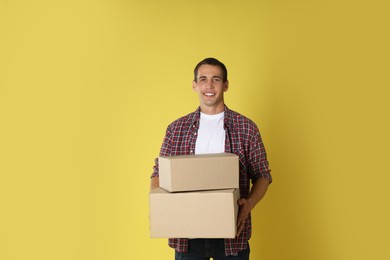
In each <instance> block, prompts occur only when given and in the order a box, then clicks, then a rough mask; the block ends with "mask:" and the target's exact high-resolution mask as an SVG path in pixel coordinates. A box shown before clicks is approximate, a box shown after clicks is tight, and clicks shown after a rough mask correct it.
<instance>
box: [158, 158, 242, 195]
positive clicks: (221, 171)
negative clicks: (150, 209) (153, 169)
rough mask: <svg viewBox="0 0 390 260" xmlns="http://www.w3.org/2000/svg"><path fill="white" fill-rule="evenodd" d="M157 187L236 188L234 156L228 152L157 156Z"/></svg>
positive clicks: (235, 159)
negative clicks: (158, 180) (158, 181)
mask: <svg viewBox="0 0 390 260" xmlns="http://www.w3.org/2000/svg"><path fill="white" fill-rule="evenodd" d="M159 175H160V187H162V188H164V189H166V190H167V191H170V192H178V191H192V190H217V189H232V188H233V189H238V188H239V165H238V156H237V155H235V154H232V153H219V154H202V155H180V156H166V157H159Z"/></svg>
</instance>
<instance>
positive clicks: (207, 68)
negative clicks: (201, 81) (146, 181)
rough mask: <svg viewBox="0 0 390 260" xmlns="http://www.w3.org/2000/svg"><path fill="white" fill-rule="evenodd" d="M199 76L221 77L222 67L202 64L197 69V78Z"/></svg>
mask: <svg viewBox="0 0 390 260" xmlns="http://www.w3.org/2000/svg"><path fill="white" fill-rule="evenodd" d="M201 77H222V69H221V68H220V67H219V66H214V65H208V64H205V65H202V66H200V67H199V69H198V78H201Z"/></svg>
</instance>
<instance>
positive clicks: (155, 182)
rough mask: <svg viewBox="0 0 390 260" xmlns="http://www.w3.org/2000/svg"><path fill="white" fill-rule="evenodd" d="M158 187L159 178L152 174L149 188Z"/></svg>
mask: <svg viewBox="0 0 390 260" xmlns="http://www.w3.org/2000/svg"><path fill="white" fill-rule="evenodd" d="M158 187H160V178H159V177H158V176H154V177H152V178H151V179H150V190H154V189H155V188H158Z"/></svg>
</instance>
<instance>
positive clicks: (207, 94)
mask: <svg viewBox="0 0 390 260" xmlns="http://www.w3.org/2000/svg"><path fill="white" fill-rule="evenodd" d="M204 94H205V96H209V97H211V96H214V95H215V94H214V93H204Z"/></svg>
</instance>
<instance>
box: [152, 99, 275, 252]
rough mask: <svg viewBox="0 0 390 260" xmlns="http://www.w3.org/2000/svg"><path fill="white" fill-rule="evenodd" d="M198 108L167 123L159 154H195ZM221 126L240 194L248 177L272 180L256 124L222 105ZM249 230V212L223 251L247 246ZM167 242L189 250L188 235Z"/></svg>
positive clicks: (244, 194) (246, 193) (244, 195)
mask: <svg viewBox="0 0 390 260" xmlns="http://www.w3.org/2000/svg"><path fill="white" fill-rule="evenodd" d="M199 120H200V108H198V109H197V110H196V111H195V112H193V113H191V114H188V115H186V116H184V117H181V118H179V119H177V120H176V121H174V122H173V123H172V124H170V125H169V126H168V128H167V130H166V134H165V138H164V141H163V144H162V146H161V150H160V156H176V155H189V154H195V143H196V138H197V132H198V128H199ZM224 128H225V132H226V138H225V152H227V153H234V154H236V155H238V156H239V168H240V195H241V198H247V197H248V196H249V192H250V180H252V182H253V181H254V180H256V179H258V178H261V177H262V178H266V179H268V180H269V181H270V182H272V177H271V175H270V172H269V169H268V161H267V155H266V152H265V149H264V145H263V142H262V140H261V136H260V132H259V130H258V128H257V126H256V124H255V123H254V122H253V121H251V120H250V119H248V118H246V117H245V116H243V115H240V114H239V113H237V112H235V111H232V110H230V109H228V108H227V106H225V118H224ZM158 175H159V170H158V158H156V160H155V165H154V167H153V174H152V177H155V176H158ZM251 234H252V223H251V215H250V214H249V217H248V218H247V219H246V222H245V227H244V230H243V231H242V232H241V234H240V236H239V237H236V238H234V239H225V254H226V255H237V254H238V252H239V251H241V250H243V249H246V248H247V241H248V240H249V239H250V237H251ZM169 246H170V247H172V248H174V249H175V250H177V251H178V252H187V251H188V239H187V238H170V239H169Z"/></svg>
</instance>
